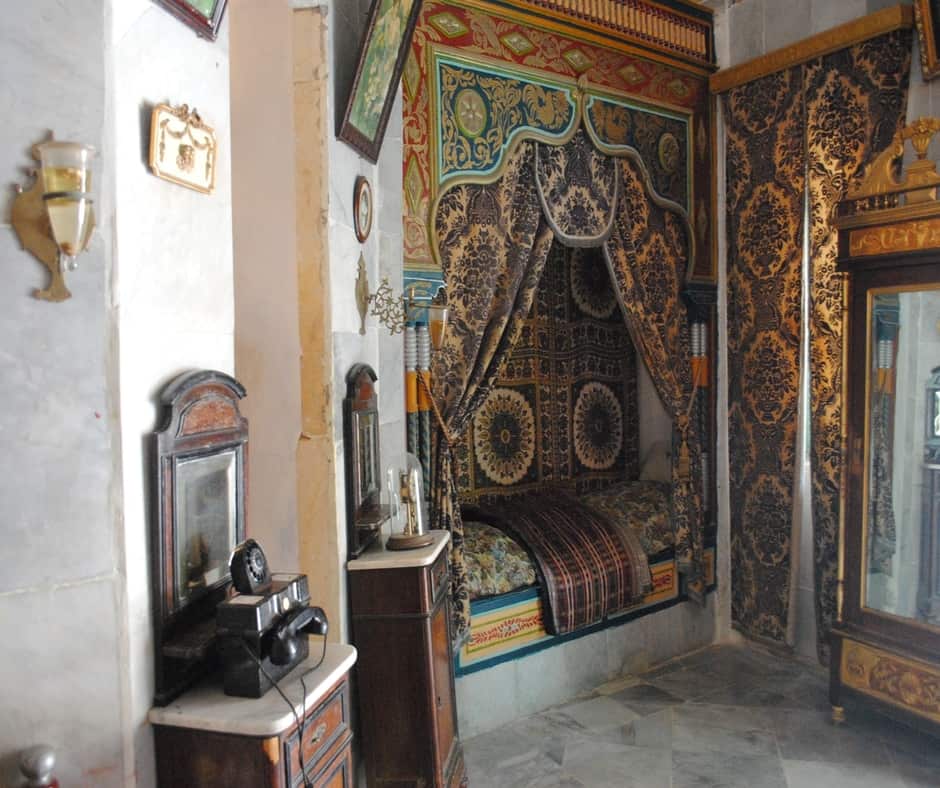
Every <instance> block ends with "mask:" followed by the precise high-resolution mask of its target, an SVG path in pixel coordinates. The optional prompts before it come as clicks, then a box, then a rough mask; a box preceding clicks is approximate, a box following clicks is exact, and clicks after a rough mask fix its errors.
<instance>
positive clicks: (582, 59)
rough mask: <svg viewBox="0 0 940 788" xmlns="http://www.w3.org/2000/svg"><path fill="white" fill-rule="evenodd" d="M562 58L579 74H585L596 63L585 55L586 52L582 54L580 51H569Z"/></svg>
mask: <svg viewBox="0 0 940 788" xmlns="http://www.w3.org/2000/svg"><path fill="white" fill-rule="evenodd" d="M562 57H563V58H564V59H565V60H566V61H567V63H568V65H569V66H571V67H572V68H573V69H574V70H575V72H576V73H578V74H583V73H584V72H585V71H587V70H588V69H589V68H590V67H591V66H593V65H594V61H593V60H591V58H589V57H588V56H587V55H585V54H584V52H582V51H581V50H580V49H569V50H568V51H567V52H565V53H564V54H563V55H562Z"/></svg>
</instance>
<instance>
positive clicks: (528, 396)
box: [454, 241, 639, 501]
mask: <svg viewBox="0 0 940 788" xmlns="http://www.w3.org/2000/svg"><path fill="white" fill-rule="evenodd" d="M636 379H637V371H636V353H635V352H634V350H633V344H632V342H631V341H630V336H629V334H628V332H627V327H626V325H625V324H624V321H623V317H622V315H621V314H620V313H619V310H617V300H616V295H615V294H614V289H613V285H612V283H611V280H610V275H609V274H608V272H607V264H606V262H605V261H604V258H603V254H602V253H601V251H600V250H599V249H585V248H570V249H569V248H566V247H564V246H562V245H561V244H559V243H558V242H557V241H556V242H554V243H553V245H552V250H551V252H550V253H549V256H548V261H547V262H546V264H545V269H544V271H543V273H542V279H541V281H540V282H539V286H538V291H537V293H536V297H535V301H534V303H533V305H532V310H531V312H530V313H529V315H528V317H527V318H526V321H525V324H524V325H523V328H522V331H521V333H520V336H519V340H518V341H517V342H516V345H515V347H514V348H513V349H512V351H511V352H510V353H509V356H508V357H507V358H506V359H505V361H504V362H503V366H502V368H501V370H500V373H499V376H498V377H497V379H496V380H495V381H494V382H493V386H492V388H491V390H490V393H489V395H488V397H487V399H486V401H485V402H484V404H483V405H482V406H481V407H480V409H479V410H477V411H476V413H475V414H474V416H473V418H472V419H471V420H470V426H469V429H468V430H467V432H466V434H464V435H462V436H461V438H460V440H459V442H458V443H457V445H456V446H455V447H454V455H455V458H456V475H457V489H458V492H459V494H460V498H461V501H476V500H479V499H480V498H481V497H498V496H507V495H518V494H520V493H524V492H527V491H531V490H535V489H543V488H545V487H559V486H563V487H565V488H566V489H570V490H571V491H573V492H578V491H584V490H590V489H597V488H599V487H602V486H604V485H606V484H610V483H611V482H617V481H622V480H623V479H632V478H635V477H636V476H637V473H638V456H637V445H638V441H639V422H638V415H637V395H636V387H637V380H636Z"/></svg>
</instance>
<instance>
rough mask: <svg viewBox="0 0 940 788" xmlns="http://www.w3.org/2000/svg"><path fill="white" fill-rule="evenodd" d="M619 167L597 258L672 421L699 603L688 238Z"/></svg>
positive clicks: (675, 488) (688, 567) (692, 584)
mask: <svg viewBox="0 0 940 788" xmlns="http://www.w3.org/2000/svg"><path fill="white" fill-rule="evenodd" d="M618 163H619V166H620V177H621V185H622V193H623V197H622V199H621V204H620V208H619V210H618V211H617V216H616V219H615V220H614V226H613V229H612V232H611V236H610V239H609V240H608V241H607V242H606V243H605V244H604V254H605V258H606V260H607V265H608V270H609V272H610V275H611V278H612V279H613V281H614V282H615V284H616V287H615V292H616V294H617V300H618V303H619V304H620V309H621V312H622V314H623V315H624V319H625V321H626V324H627V327H628V329H629V331H630V336H631V337H632V339H633V344H634V346H635V347H636V349H637V352H638V353H639V354H640V355H641V357H642V358H643V361H644V362H645V364H646V368H647V370H649V373H650V377H651V378H652V381H653V385H654V386H655V387H656V392H657V393H658V394H659V398H660V400H661V401H662V403H663V405H664V407H665V408H666V410H667V412H668V413H669V414H670V416H672V419H673V424H674V430H673V434H674V441H675V445H674V447H673V452H672V525H673V528H674V531H675V543H676V560H677V563H678V565H679V568H680V570H681V571H682V572H683V574H684V575H685V576H686V579H687V581H688V589H689V595H690V597H691V598H693V599H695V600H696V601H699V602H704V594H705V573H704V524H703V518H702V474H701V471H702V463H701V440H702V437H701V436H700V435H699V430H698V427H697V425H698V422H699V419H697V418H696V416H697V413H696V407H698V406H699V405H698V400H699V398H698V397H697V396H696V391H695V389H694V387H693V383H692V371H691V345H690V342H689V319H688V315H687V313H686V306H685V303H684V301H683V298H682V291H683V289H684V287H685V281H686V273H687V270H686V269H687V266H688V261H689V253H688V245H689V236H690V233H689V228H688V226H687V224H686V223H685V222H684V221H683V217H681V216H680V215H679V214H678V213H676V212H674V211H672V210H669V209H667V208H665V207H662V206H661V205H659V204H658V203H657V202H656V201H654V200H652V199H650V197H649V196H648V190H647V187H646V181H645V179H644V174H643V172H642V170H641V168H640V167H639V166H638V165H637V164H636V163H635V162H634V161H632V160H631V159H630V158H623V159H619V160H618ZM685 463H687V465H685ZM684 466H685V467H684Z"/></svg>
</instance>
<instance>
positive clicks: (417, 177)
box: [402, 154, 424, 213]
mask: <svg viewBox="0 0 940 788" xmlns="http://www.w3.org/2000/svg"><path fill="white" fill-rule="evenodd" d="M402 185H403V186H404V188H405V199H406V200H407V201H408V208H409V209H410V210H411V212H412V213H417V212H418V208H419V206H420V205H421V193H422V191H423V187H424V183H423V182H422V180H421V169H420V168H419V167H418V157H417V156H415V155H414V154H411V158H409V159H408V166H407V167H406V168H405V178H404V181H403V183H402Z"/></svg>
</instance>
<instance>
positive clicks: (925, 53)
mask: <svg viewBox="0 0 940 788" xmlns="http://www.w3.org/2000/svg"><path fill="white" fill-rule="evenodd" d="M914 17H915V19H916V20H917V37H918V40H919V42H920V63H921V66H922V68H923V72H924V79H933V78H934V77H936V76H938V75H940V60H938V52H940V35H938V33H940V30H938V28H937V24H938V22H940V0H914Z"/></svg>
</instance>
